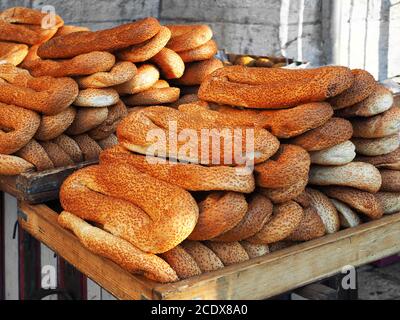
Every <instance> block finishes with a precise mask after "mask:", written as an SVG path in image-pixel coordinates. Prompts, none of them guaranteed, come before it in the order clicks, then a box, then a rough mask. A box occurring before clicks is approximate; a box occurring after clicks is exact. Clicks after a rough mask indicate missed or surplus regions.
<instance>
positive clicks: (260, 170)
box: [254, 144, 311, 189]
mask: <svg viewBox="0 0 400 320" xmlns="http://www.w3.org/2000/svg"><path fill="white" fill-rule="evenodd" d="M310 164H311V160H310V155H309V154H308V152H307V151H306V150H304V149H303V148H301V147H298V146H295V145H290V144H281V146H280V147H279V150H278V151H277V153H275V154H274V155H273V156H272V157H271V158H270V159H268V160H267V161H265V162H263V163H260V164H258V165H257V166H256V167H255V169H254V171H255V177H256V183H257V185H258V186H260V187H263V188H270V189H278V188H287V187H290V186H291V185H293V184H295V183H296V182H297V181H299V179H301V178H302V177H304V176H307V175H308V172H309V170H310Z"/></svg>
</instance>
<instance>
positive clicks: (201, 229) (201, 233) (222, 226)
mask: <svg viewBox="0 0 400 320" xmlns="http://www.w3.org/2000/svg"><path fill="white" fill-rule="evenodd" d="M198 206H199V211H200V212H199V219H198V221H197V224H196V227H195V228H194V230H193V232H192V233H191V234H190V235H189V237H188V239H190V240H208V239H213V238H215V237H217V236H219V235H221V234H223V233H225V232H226V231H228V230H230V229H232V228H233V227H234V226H236V225H237V224H238V223H239V222H240V221H241V220H242V219H243V217H244V216H245V214H246V212H247V208H248V206H247V202H246V198H245V197H244V195H243V194H240V193H235V192H213V193H210V194H209V195H208V196H207V197H206V198H205V199H204V200H203V201H201V202H199V203H198Z"/></svg>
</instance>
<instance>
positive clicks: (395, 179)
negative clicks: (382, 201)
mask: <svg viewBox="0 0 400 320" xmlns="http://www.w3.org/2000/svg"><path fill="white" fill-rule="evenodd" d="M379 171H380V173H381V176H382V186H381V189H380V191H388V192H400V171H395V170H387V169H381V170H379Z"/></svg>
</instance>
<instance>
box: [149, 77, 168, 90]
mask: <svg viewBox="0 0 400 320" xmlns="http://www.w3.org/2000/svg"><path fill="white" fill-rule="evenodd" d="M169 87H170V85H169V83H168V81H166V80H163V79H160V80H157V82H156V83H155V84H154V85H153V86H152V87H151V88H152V89H162V88H169Z"/></svg>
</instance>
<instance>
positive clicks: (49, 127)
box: [35, 107, 76, 140]
mask: <svg viewBox="0 0 400 320" xmlns="http://www.w3.org/2000/svg"><path fill="white" fill-rule="evenodd" d="M75 116H76V110H75V108H73V107H69V108H67V109H64V110H63V111H61V112H60V113H57V114H55V115H53V116H46V115H43V116H42V119H41V121H40V126H39V128H38V130H37V131H36V134H35V138H36V139H38V140H52V139H54V138H57V137H58V136H59V135H61V134H62V133H63V132H64V131H65V130H67V128H68V127H69V126H70V125H71V124H72V123H73V121H74V119H75Z"/></svg>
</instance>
